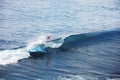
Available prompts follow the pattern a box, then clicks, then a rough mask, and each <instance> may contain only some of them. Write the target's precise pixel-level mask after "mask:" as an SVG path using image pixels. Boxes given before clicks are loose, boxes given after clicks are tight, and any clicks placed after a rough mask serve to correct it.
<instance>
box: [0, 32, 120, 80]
mask: <svg viewBox="0 0 120 80" xmlns="http://www.w3.org/2000/svg"><path fill="white" fill-rule="evenodd" d="M119 46H120V31H119V30H118V31H109V32H96V33H88V34H80V35H79V34H78V35H71V36H69V37H67V38H65V39H64V43H63V45H62V46H61V47H60V48H58V49H51V48H49V49H48V51H49V53H47V54H41V55H40V56H39V57H32V56H31V57H29V58H26V59H22V60H19V62H18V63H17V64H8V65H6V66H0V77H1V78H4V79H7V80H10V79H13V80H19V79H21V80H22V79H29V80H36V79H43V80H53V79H54V78H56V77H57V76H59V75H90V76H91V75H92V76H93V77H96V76H97V78H98V79H97V80H107V79H106V77H109V78H117V77H118V78H120V68H119V66H120V53H119V52H120V47H119ZM91 80H92V79H91Z"/></svg>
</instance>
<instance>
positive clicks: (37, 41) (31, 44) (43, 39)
mask: <svg viewBox="0 0 120 80" xmlns="http://www.w3.org/2000/svg"><path fill="white" fill-rule="evenodd" d="M45 42H46V36H45V35H43V36H39V37H38V38H36V39H33V40H31V41H28V44H27V50H30V49H32V48H33V47H34V45H35V44H43V43H45Z"/></svg>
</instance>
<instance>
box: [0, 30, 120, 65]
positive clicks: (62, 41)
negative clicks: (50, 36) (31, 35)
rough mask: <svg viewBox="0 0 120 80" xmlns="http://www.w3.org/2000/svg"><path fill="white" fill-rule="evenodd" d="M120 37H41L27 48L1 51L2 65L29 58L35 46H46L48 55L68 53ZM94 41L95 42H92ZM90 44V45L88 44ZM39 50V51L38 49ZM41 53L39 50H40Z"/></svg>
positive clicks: (111, 34)
mask: <svg viewBox="0 0 120 80" xmlns="http://www.w3.org/2000/svg"><path fill="white" fill-rule="evenodd" d="M119 35H120V30H113V31H103V32H92V33H85V34H74V35H69V36H67V37H66V36H65V37H61V38H59V39H55V40H51V41H48V42H47V41H46V39H45V38H46V36H41V37H40V38H39V39H37V40H34V41H31V42H29V44H28V45H27V46H25V47H20V48H14V49H12V50H2V51H0V65H4V64H9V63H16V62H18V60H20V59H23V58H27V57H29V56H30V55H29V53H28V51H29V50H30V49H32V48H34V45H35V44H46V46H47V47H46V48H45V49H46V51H47V52H48V53H51V52H54V51H56V50H57V51H60V52H61V51H68V50H71V49H76V48H80V47H84V46H90V45H95V44H100V43H101V42H105V41H106V42H107V41H109V40H110V39H111V40H112V39H114V38H115V37H116V36H117V37H118V36H119ZM92 40H94V42H92V43H91V42H90V41H92ZM88 42H89V44H88ZM37 50H38V49H37ZM38 51H39V50H38Z"/></svg>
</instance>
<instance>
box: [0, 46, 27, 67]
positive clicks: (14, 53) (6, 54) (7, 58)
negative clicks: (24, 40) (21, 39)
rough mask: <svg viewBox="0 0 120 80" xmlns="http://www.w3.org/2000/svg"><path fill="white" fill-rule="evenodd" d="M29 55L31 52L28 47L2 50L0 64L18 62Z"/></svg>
mask: <svg viewBox="0 0 120 80" xmlns="http://www.w3.org/2000/svg"><path fill="white" fill-rule="evenodd" d="M27 57H29V53H28V52H27V49H26V48H21V49H16V50H4V51H0V65H5V64H10V63H17V62H18V60H20V59H23V58H27Z"/></svg>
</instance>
